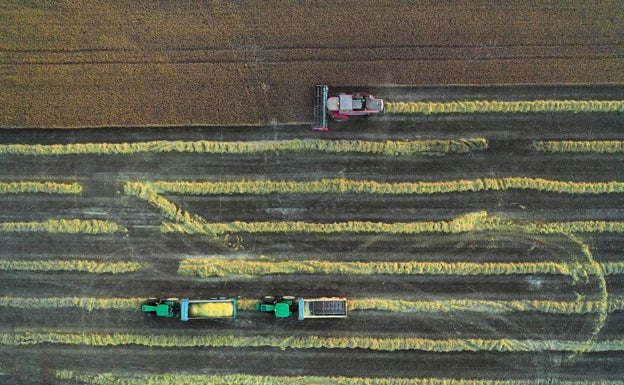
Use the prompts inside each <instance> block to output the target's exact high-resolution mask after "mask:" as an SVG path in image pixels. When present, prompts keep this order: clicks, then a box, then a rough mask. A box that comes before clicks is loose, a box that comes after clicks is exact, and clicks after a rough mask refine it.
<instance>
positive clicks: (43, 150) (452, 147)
mask: <svg viewBox="0 0 624 385" xmlns="http://www.w3.org/2000/svg"><path fill="white" fill-rule="evenodd" d="M487 147H488V144H487V140H486V139H485V138H463V139H423V140H405V141H366V140H327V139H288V140H260V141H249V142H244V141H238V142H222V141H207V140H198V141H164V140H163V141H147V142H126V143H70V144H0V155H30V156H49V155H129V154H139V153H168V152H188V153H202V154H251V153H262V152H270V151H273V152H274V151H319V152H328V153H343V152H356V153H368V154H380V155H386V156H401V155H419V154H420V155H428V154H431V155H440V154H445V153H468V152H470V151H481V150H485V149H487Z"/></svg>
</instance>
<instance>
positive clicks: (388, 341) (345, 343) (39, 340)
mask: <svg viewBox="0 0 624 385" xmlns="http://www.w3.org/2000/svg"><path fill="white" fill-rule="evenodd" d="M0 343H1V344H3V345H8V346H26V345H38V344H43V343H52V344H68V345H86V346H120V345H140V346H151V347H270V348H279V349H316V348H328V349H368V350H380V351H395V350H422V351H428V352H463V351H468V352H478V351H493V352H541V351H560V352H577V353H584V352H607V351H624V340H605V341H592V342H591V343H588V342H584V341H569V340H517V339H479V338H470V339H442V340H435V339H428V338H411V337H400V338H373V337H319V336H290V337H283V338H275V336H265V335H258V336H241V335H228V334H219V335H210V334H201V335H195V336H189V335H171V334H167V335H153V334H137V333H124V332H116V333H89V332H84V331H69V330H33V329H28V330H24V331H21V330H18V329H16V330H15V331H14V332H0Z"/></svg>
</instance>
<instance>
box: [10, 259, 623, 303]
mask: <svg viewBox="0 0 624 385" xmlns="http://www.w3.org/2000/svg"><path fill="white" fill-rule="evenodd" d="M136 268H137V269H138V268H140V266H136ZM128 271H135V270H132V268H131V269H129V270H128ZM117 272H119V271H117ZM144 301H145V298H95V297H44V298H27V297H0V307H15V308H20V309H62V308H72V307H73V308H80V309H85V310H87V311H93V310H103V309H118V310H132V309H138V308H139V306H140V305H141V304H142V303H143V302H144ZM256 302H257V300H256V299H251V298H239V299H238V309H239V310H243V311H251V310H254V308H255V304H256ZM348 304H349V310H350V311H366V310H372V311H384V312H388V311H391V312H399V313H448V312H459V311H470V312H477V313H492V314H494V313H511V312H524V311H534V312H541V313H552V314H588V313H594V312H596V311H597V309H599V307H600V306H601V304H599V303H597V302H596V301H588V300H585V299H584V298H583V297H579V298H578V300H577V301H574V302H566V301H537V300H533V301H531V300H517V301H488V300H478V299H451V300H436V301H408V300H402V299H387V298H350V299H349V303H348ZM623 309H624V297H610V298H609V312H610V313H612V312H614V311H620V310H623Z"/></svg>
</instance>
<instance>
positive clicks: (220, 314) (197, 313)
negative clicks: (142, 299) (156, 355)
mask: <svg viewBox="0 0 624 385" xmlns="http://www.w3.org/2000/svg"><path fill="white" fill-rule="evenodd" d="M141 311H143V312H144V313H148V314H155V315H156V316H158V317H165V318H180V320H181V321H188V320H192V319H219V318H236V314H237V300H236V298H225V297H219V298H210V299H187V298H183V299H178V298H167V299H164V300H162V299H159V298H150V299H148V300H147V302H146V303H144V304H143V305H142V306H141Z"/></svg>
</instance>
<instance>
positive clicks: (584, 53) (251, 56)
mask: <svg viewBox="0 0 624 385" xmlns="http://www.w3.org/2000/svg"><path fill="white" fill-rule="evenodd" d="M622 48H623V46H622V45H621V44H605V45H602V46H596V45H594V44H576V45H516V46H509V45H508V46H505V47H497V46H494V47H484V46H481V45H465V46H462V45H458V46H452V45H451V46H448V45H445V46H432V45H413V46H409V45H407V46H391V47H388V46H379V45H357V46H342V47H340V48H336V47H315V46H303V47H278V48H261V47H258V46H250V47H243V48H241V49H239V50H231V49H211V48H204V47H194V48H165V49H162V50H160V51H159V52H158V53H157V54H155V55H154V56H152V57H150V56H146V54H145V52H143V51H140V50H130V49H92V50H78V51H63V50H26V51H21V50H15V51H9V52H7V54H6V55H5V57H4V59H3V60H1V61H0V65H7V66H15V65H19V66H50V65H60V66H66V65H70V66H71V65H77V64H79V65H102V64H105V65H120V64H130V65H152V64H203V63H207V64H217V63H250V62H253V63H258V64H260V63H261V64H263V65H271V64H277V63H302V62H309V63H336V62H353V61H358V62H360V63H363V62H379V61H384V62H389V63H393V64H399V65H400V64H401V62H407V61H419V62H423V61H433V62H436V61H448V60H455V59H457V58H463V59H464V60H467V61H493V60H497V61H501V60H502V61H506V60H518V59H522V60H530V59H540V60H547V59H548V60H553V59H566V60H571V59H592V60H598V59H601V60H604V59H621V58H623V57H624V55H622V54H621V53H620V52H622Z"/></svg>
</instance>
